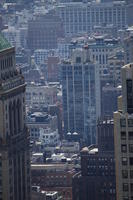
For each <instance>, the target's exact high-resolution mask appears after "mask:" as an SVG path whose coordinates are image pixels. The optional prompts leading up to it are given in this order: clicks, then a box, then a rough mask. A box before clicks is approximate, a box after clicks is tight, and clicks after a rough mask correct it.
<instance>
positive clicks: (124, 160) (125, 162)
mask: <svg viewBox="0 0 133 200" xmlns="http://www.w3.org/2000/svg"><path fill="white" fill-rule="evenodd" d="M122 165H127V158H126V157H122Z"/></svg>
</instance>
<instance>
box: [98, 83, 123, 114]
mask: <svg viewBox="0 0 133 200" xmlns="http://www.w3.org/2000/svg"><path fill="white" fill-rule="evenodd" d="M120 95H121V86H118V87H115V86H113V85H111V84H109V83H107V84H106V85H105V86H103V87H102V100H101V104H102V105H101V108H102V109H101V110H102V111H101V115H102V116H103V117H104V116H112V117H113V112H115V111H116V110H117V98H118V96H120Z"/></svg>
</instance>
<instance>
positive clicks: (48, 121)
mask: <svg viewBox="0 0 133 200" xmlns="http://www.w3.org/2000/svg"><path fill="white" fill-rule="evenodd" d="M26 122H27V126H28V128H29V132H30V137H31V140H33V141H37V140H39V137H40V128H42V129H44V130H45V129H50V130H51V132H52V131H53V132H54V131H56V129H57V116H50V115H48V114H47V113H40V112H35V113H32V114H31V115H27V121H26Z"/></svg>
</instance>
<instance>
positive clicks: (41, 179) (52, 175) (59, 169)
mask: <svg viewBox="0 0 133 200" xmlns="http://www.w3.org/2000/svg"><path fill="white" fill-rule="evenodd" d="M72 167H73V165H71V164H67V163H51V164H32V165H31V174H32V186H40V189H41V190H45V191H58V193H59V194H61V196H62V197H63V200H72V177H73V175H74V173H75V171H74V170H72Z"/></svg>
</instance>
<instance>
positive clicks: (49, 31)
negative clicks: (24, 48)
mask: <svg viewBox="0 0 133 200" xmlns="http://www.w3.org/2000/svg"><path fill="white" fill-rule="evenodd" d="M46 27H47V28H46ZM63 36H64V33H63V25H62V22H61V19H60V18H59V16H57V15H56V14H54V13H50V12H49V13H46V14H44V15H37V16H35V17H34V18H33V19H32V20H30V21H29V23H28V36H27V43H28V47H29V49H31V50H36V49H55V48H57V39H58V38H59V37H63Z"/></svg>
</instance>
